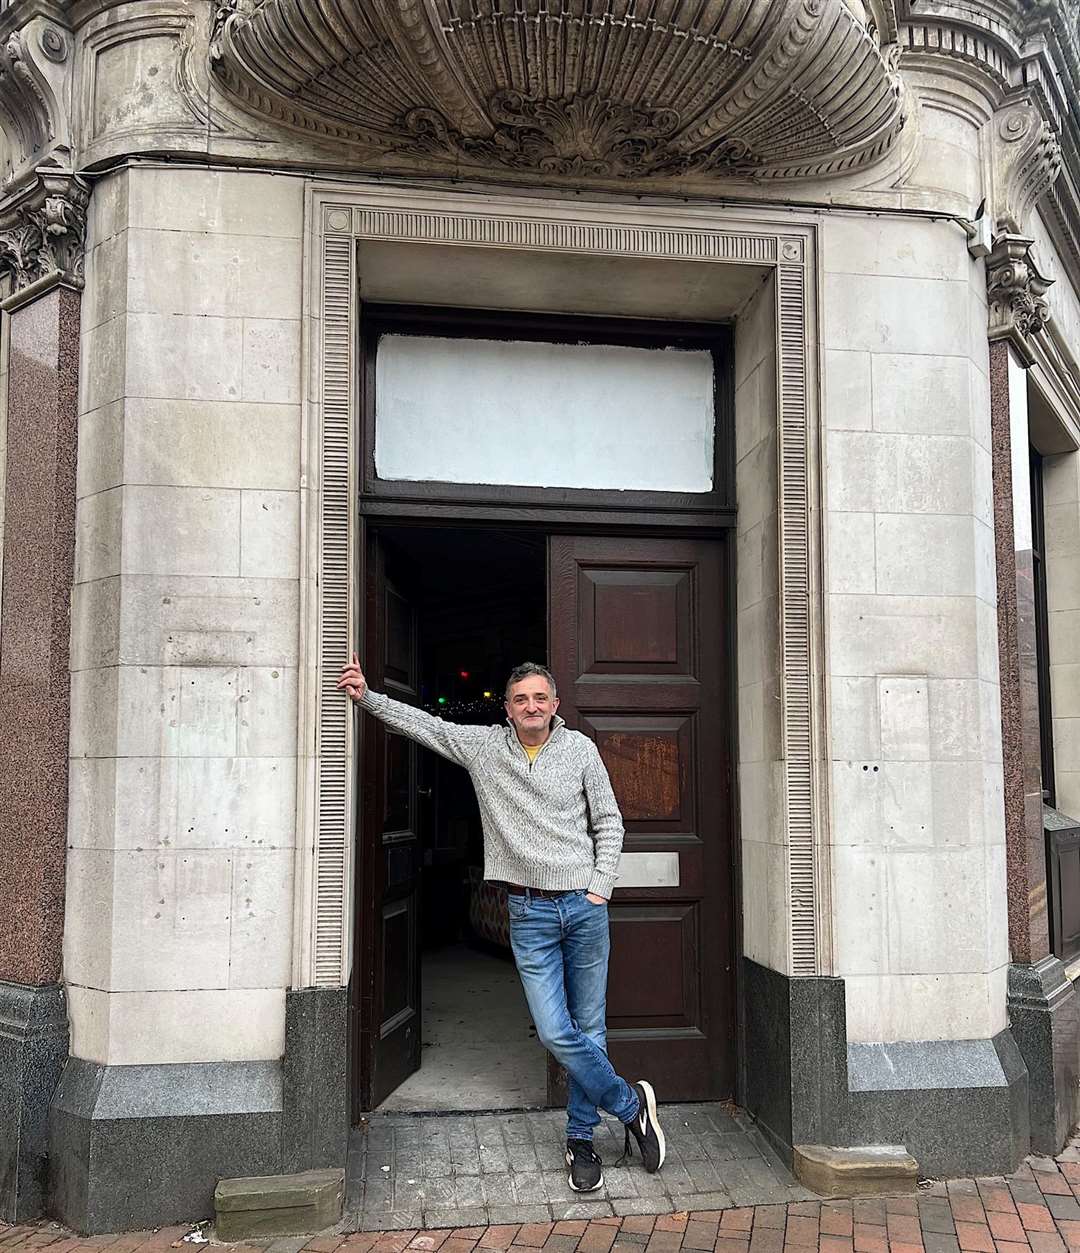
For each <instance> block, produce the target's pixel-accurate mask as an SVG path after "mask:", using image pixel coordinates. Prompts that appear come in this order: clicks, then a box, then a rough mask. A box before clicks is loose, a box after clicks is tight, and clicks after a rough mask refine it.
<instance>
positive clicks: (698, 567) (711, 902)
mask: <svg viewBox="0 0 1080 1253" xmlns="http://www.w3.org/2000/svg"><path fill="white" fill-rule="evenodd" d="M548 554H549V556H548V560H549V579H548V589H549V590H548V595H549V624H548V629H549V640H550V665H551V669H552V672H553V673H554V675H555V680H556V683H557V684H558V689H559V697H560V699H561V705H560V709H559V712H560V713H561V714H562V715H563V717H564V718H565V719H566V721H567V723H568V724H569V725H570V726H571V727H575V728H576V729H577V730H579V731H582V732H584V734H586V735H588V736H591V737H592V739H593V740H594V741H595V743H596V746H597V748H598V749H599V750H600V755H601V757H602V758H603V760H604V763H605V765H606V766H607V769H608V773H609V774H610V776H611V782H612V786H613V788H614V790H615V795H616V797H617V799H618V801H619V807H620V809H621V810H622V815H623V820H624V822H625V826H626V840H625V844H624V851H623V862H622V866H621V868H620V878H619V881H618V883H617V885H616V889H615V894H614V898H613V900H612V903H611V909H610V918H611V941H612V947H611V965H610V972H609V979H608V1052H609V1054H610V1056H611V1059H612V1062H613V1064H614V1065H615V1068H616V1070H618V1071H619V1073H620V1074H622V1075H623V1076H624V1077H625V1078H627V1079H628V1080H630V1082H633V1081H634V1080H635V1079H638V1078H648V1079H649V1080H650V1081H652V1082H653V1083H654V1085H655V1086H656V1089H657V1093H658V1094H659V1096H660V1097H661V1099H662V1100H664V1101H701V1100H715V1099H719V1098H723V1097H729V1096H731V1095H732V1094H733V1091H734V1075H735V1066H734V1062H735V1015H734V998H733V975H732V964H733V962H732V952H733V926H732V894H731V818H730V815H731V806H730V788H731V740H732V737H731V735H730V731H729V728H730V709H731V704H730V699H729V692H728V685H727V662H726V658H727V656H728V655H729V654H728V635H727V632H728V621H727V613H726V612H725V608H724V599H723V597H724V577H723V576H724V568H725V563H724V554H725V550H724V545H723V543H722V542H721V541H716V540H689V539H638V538H626V539H620V538H600V537H592V536H589V537H582V536H552V537H551V540H550V542H549V549H548ZM548 1086H549V1099H550V1100H551V1102H552V1104H558V1103H561V1101H562V1100H564V1099H565V1097H564V1094H563V1091H562V1088H561V1084H560V1081H559V1076H558V1074H557V1071H556V1070H555V1068H549V1085H548Z"/></svg>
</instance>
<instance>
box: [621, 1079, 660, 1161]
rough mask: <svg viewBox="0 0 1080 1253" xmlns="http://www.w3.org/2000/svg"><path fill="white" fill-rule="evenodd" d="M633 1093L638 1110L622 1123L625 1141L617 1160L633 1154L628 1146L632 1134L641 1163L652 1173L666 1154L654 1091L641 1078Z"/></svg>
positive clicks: (650, 1085)
mask: <svg viewBox="0 0 1080 1253" xmlns="http://www.w3.org/2000/svg"><path fill="white" fill-rule="evenodd" d="M634 1095H635V1096H636V1097H637V1099H638V1112H637V1113H636V1114H635V1115H634V1117H633V1118H631V1120H630V1121H629V1122H627V1123H623V1126H624V1127H625V1128H626V1143H625V1144H624V1145H623V1155H622V1157H621V1158H620V1159H619V1162H620V1163H621V1162H623V1161H625V1160H626V1159H627V1158H629V1157H632V1156H633V1153H632V1151H631V1148H630V1137H631V1136H633V1137H634V1139H635V1140H636V1141H637V1146H638V1152H639V1153H640V1154H641V1164H642V1165H643V1166H644V1167H645V1169H646V1170H647V1171H648V1172H649V1174H650V1175H654V1174H656V1172H657V1171H658V1170H659V1169H660V1167H661V1166H663V1164H664V1158H665V1157H666V1156H667V1142H666V1141H665V1139H664V1133H663V1132H662V1131H661V1130H660V1123H659V1121H658V1120H657V1117H656V1093H655V1092H654V1091H653V1088H652V1084H651V1083H646V1081H645V1080H644V1079H641V1080H639V1081H638V1082H637V1083H635V1084H634Z"/></svg>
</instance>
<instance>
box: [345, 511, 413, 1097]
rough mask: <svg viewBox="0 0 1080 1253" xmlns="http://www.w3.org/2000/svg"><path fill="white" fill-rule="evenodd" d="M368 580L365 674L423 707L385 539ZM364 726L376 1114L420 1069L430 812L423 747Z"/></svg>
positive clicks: (368, 1046)
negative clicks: (423, 882) (424, 860)
mask: <svg viewBox="0 0 1080 1253" xmlns="http://www.w3.org/2000/svg"><path fill="white" fill-rule="evenodd" d="M366 576H367V578H366V583H367V586H366V603H365V609H366V615H365V633H364V651H363V654H362V661H363V663H364V667H365V674H366V675H367V677H368V679H369V681H370V683H371V686H372V687H373V688H374V689H375V690H377V691H384V692H386V693H387V694H388V695H389V696H392V697H393V698H394V699H395V700H400V701H406V702H407V703H409V704H417V703H419V699H420V683H419V675H418V664H419V641H418V638H417V634H418V628H417V617H416V612H415V610H414V608H413V605H412V603H411V601H410V600H409V598H408V596H407V594H406V593H405V591H404V590H403V588H402V587H401V586H400V585H399V584H398V583H396V582H395V581H393V579H392V577H391V575H390V573H388V571H387V555H386V552H385V550H384V548H383V545H382V544H381V542H380V540H379V538H378V536H377V535H375V534H371V535H370V536H369V540H368V544H367V570H366ZM395 576H396V577H398V578H399V577H400V572H395ZM362 726H363V744H362V763H361V771H362V784H363V792H362V794H363V800H364V803H363V808H362V813H361V830H360V835H359V840H360V846H361V858H360V861H361V867H362V869H361V880H360V885H359V889H360V890H359V891H358V894H357V895H358V901H359V903H360V917H359V919H358V924H359V926H358V932H359V933H360V935H361V936H362V937H363V939H362V948H361V952H360V954H359V958H360V960H359V963H358V965H359V970H360V979H361V990H362V994H361V997H360V1006H359V1008H360V1033H359V1043H360V1049H359V1052H360V1057H359V1071H360V1076H359V1077H360V1084H359V1088H360V1092H359V1098H360V1106H361V1108H362V1109H374V1108H375V1107H376V1106H377V1105H378V1104H379V1103H380V1102H381V1101H383V1100H384V1099H385V1098H386V1097H387V1096H388V1095H389V1094H390V1093H391V1092H392V1091H393V1090H394V1089H395V1088H396V1087H397V1086H398V1085H399V1084H400V1083H402V1082H403V1081H404V1080H405V1079H406V1078H408V1076H409V1075H410V1074H412V1072H413V1071H414V1070H416V1069H417V1068H418V1067H419V1065H420V1047H421V1042H420V1035H421V1030H420V1027H421V1023H420V1015H421V1000H420V917H419V910H420V901H421V894H420V868H421V842H420V838H419V825H418V824H419V821H420V817H421V809H420V800H419V797H418V794H417V792H418V774H417V772H418V761H417V758H418V750H417V747H416V745H415V744H413V743H412V741H410V740H407V739H405V737H404V736H400V735H392V734H391V733H390V732H388V731H387V729H386V728H385V727H384V726H383V724H382V723H380V722H377V721H376V720H375V719H374V718H365V719H364V720H363V723H362Z"/></svg>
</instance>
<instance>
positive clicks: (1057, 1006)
mask: <svg viewBox="0 0 1080 1253" xmlns="http://www.w3.org/2000/svg"><path fill="white" fill-rule="evenodd" d="M1008 989H1009V990H1008V1004H1009V1021H1010V1024H1011V1026H1012V1034H1013V1038H1014V1039H1015V1040H1016V1044H1017V1047H1018V1048H1019V1050H1020V1055H1021V1056H1022V1057H1023V1059H1024V1065H1025V1066H1026V1067H1027V1072H1028V1091H1029V1099H1030V1110H1031V1113H1030V1117H1031V1147H1032V1149H1034V1151H1035V1152H1036V1153H1044V1154H1047V1155H1053V1154H1055V1153H1058V1152H1060V1151H1061V1147H1062V1145H1063V1144H1064V1143H1065V1140H1066V1138H1067V1137H1068V1134H1069V1132H1070V1131H1071V1130H1072V1128H1073V1127H1074V1126H1075V1125H1076V1123H1077V1122H1078V1121H1080V1092H1078V1089H1077V1081H1078V1079H1080V1074H1078V1069H1080V997H1078V996H1077V993H1076V992H1075V990H1074V989H1073V985H1072V982H1071V981H1070V979H1069V978H1068V976H1067V975H1066V973H1065V967H1064V966H1063V965H1062V963H1061V962H1060V961H1059V960H1058V959H1057V958H1056V957H1047V958H1044V959H1043V960H1042V961H1041V962H1036V963H1035V964H1034V965H1030V966H1029V965H1013V966H1010V967H1009V985H1008Z"/></svg>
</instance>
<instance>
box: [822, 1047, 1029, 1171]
mask: <svg viewBox="0 0 1080 1253" xmlns="http://www.w3.org/2000/svg"><path fill="white" fill-rule="evenodd" d="M847 1064H848V1093H847V1101H846V1111H845V1114H846V1117H845V1134H846V1136H847V1140H846V1143H848V1144H853V1145H854V1144H903V1145H904V1146H905V1147H906V1148H907V1150H908V1152H909V1153H911V1154H912V1155H913V1156H914V1157H915V1159H916V1160H917V1161H918V1163H919V1171H920V1174H922V1175H924V1176H925V1175H929V1176H931V1177H933V1178H936V1179H942V1178H949V1177H953V1176H956V1175H1004V1174H1009V1173H1011V1172H1012V1171H1014V1170H1015V1169H1016V1168H1017V1166H1019V1164H1020V1162H1021V1161H1022V1160H1023V1158H1024V1156H1025V1154H1027V1153H1028V1152H1029V1145H1030V1132H1029V1123H1028V1083H1027V1070H1026V1069H1025V1067H1024V1062H1023V1059H1022V1058H1021V1056H1020V1051H1019V1049H1017V1047H1016V1042H1015V1040H1013V1038H1012V1035H1011V1034H1010V1033H1009V1032H1008V1031H1002V1032H1001V1033H1000V1034H998V1035H996V1036H995V1037H994V1038H993V1039H992V1040H920V1041H917V1042H914V1043H899V1044H849V1045H848V1046H847Z"/></svg>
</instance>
